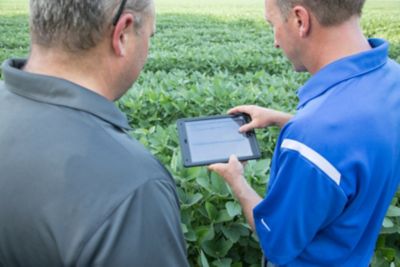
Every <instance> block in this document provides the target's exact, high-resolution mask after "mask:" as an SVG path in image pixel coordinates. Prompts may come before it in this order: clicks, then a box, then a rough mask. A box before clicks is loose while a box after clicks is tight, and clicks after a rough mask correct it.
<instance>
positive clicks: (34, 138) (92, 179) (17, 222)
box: [0, 60, 188, 267]
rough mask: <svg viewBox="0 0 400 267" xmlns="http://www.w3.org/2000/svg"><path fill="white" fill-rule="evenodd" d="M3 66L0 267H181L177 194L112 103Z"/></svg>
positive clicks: (13, 65) (14, 64)
mask: <svg viewBox="0 0 400 267" xmlns="http://www.w3.org/2000/svg"><path fill="white" fill-rule="evenodd" d="M24 64H25V61H23V60H9V61H6V62H5V63H4V64H3V74H4V82H1V81H0V266H7V267H8V266H110V267H117V266H121V267H126V266H138V267H149V266H157V267H159V266H171V267H178V266H188V262H187V259H186V246H185V241H184V238H183V235H182V231H181V226H180V214H179V202H178V197H177V194H176V189H175V184H174V181H173V179H172V177H171V176H170V174H169V173H168V172H167V171H166V170H165V169H164V167H163V166H162V165H161V164H160V163H159V162H158V161H157V160H156V159H155V158H154V157H153V156H152V155H151V154H150V153H149V152H148V151H146V149H145V148H143V146H142V145H141V144H139V143H138V142H137V141H135V140H132V139H131V138H130V137H129V136H128V135H127V134H126V130H128V129H129V126H128V123H127V120H126V118H125V116H124V115H123V114H122V113H121V112H120V111H119V110H118V109H117V108H116V107H115V105H114V103H112V102H110V101H108V100H106V99H105V98H103V97H102V96H100V95H98V94H96V93H94V92H92V91H90V90H87V89H85V88H82V87H80V86H78V85H76V84H74V83H71V82H68V81H66V80H62V79H58V78H54V77H48V76H43V75H35V74H31V73H27V72H24V71H21V70H20V68H21V67H22V66H23V65H24Z"/></svg>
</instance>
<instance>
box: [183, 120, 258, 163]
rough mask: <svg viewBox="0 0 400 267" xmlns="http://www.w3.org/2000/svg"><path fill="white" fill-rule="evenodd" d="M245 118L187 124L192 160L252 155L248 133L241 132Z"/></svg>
mask: <svg viewBox="0 0 400 267" xmlns="http://www.w3.org/2000/svg"><path fill="white" fill-rule="evenodd" d="M244 123H245V121H244V120H243V118H240V117H237V118H234V119H231V118H225V119H220V120H216V121H212V120H211V121H207V120H206V121H193V122H190V123H187V124H186V132H187V135H188V136H190V139H189V140H188V144H189V150H190V156H191V159H192V161H194V162H198V161H207V160H215V159H222V158H226V155H228V154H229V155H232V154H235V155H236V156H238V157H239V156H251V155H252V151H251V146H250V142H249V139H248V138H247V137H246V134H242V133H240V132H239V127H240V126H241V125H243V124H244Z"/></svg>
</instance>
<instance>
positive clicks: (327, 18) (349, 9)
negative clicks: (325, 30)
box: [276, 0, 365, 26]
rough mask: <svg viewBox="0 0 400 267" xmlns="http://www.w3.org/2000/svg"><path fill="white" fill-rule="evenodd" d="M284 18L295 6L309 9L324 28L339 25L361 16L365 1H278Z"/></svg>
mask: <svg viewBox="0 0 400 267" xmlns="http://www.w3.org/2000/svg"><path fill="white" fill-rule="evenodd" d="M276 1H277V4H278V7H279V8H280V10H281V12H282V14H283V16H284V17H287V15H288V14H289V12H290V10H291V9H292V8H293V7H294V6H295V5H302V6H304V7H306V8H307V9H309V10H310V11H311V12H312V13H313V14H314V16H315V17H316V19H317V20H318V22H319V23H320V24H321V25H323V26H335V25H339V24H341V23H343V22H345V21H347V20H348V19H350V18H351V17H353V16H361V12H362V8H363V6H364V3H365V0H276Z"/></svg>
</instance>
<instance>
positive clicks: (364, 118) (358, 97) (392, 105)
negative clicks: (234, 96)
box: [210, 0, 400, 266]
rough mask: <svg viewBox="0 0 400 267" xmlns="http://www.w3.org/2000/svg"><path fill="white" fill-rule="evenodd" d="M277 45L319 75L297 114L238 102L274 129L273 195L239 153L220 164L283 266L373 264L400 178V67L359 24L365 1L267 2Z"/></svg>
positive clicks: (255, 120)
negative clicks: (246, 171)
mask: <svg viewBox="0 0 400 267" xmlns="http://www.w3.org/2000/svg"><path fill="white" fill-rule="evenodd" d="M265 4H266V19H267V21H268V22H269V23H270V24H271V25H272V27H273V29H274V35H275V47H277V48H282V49H283V51H284V53H285V54H286V55H287V57H288V58H289V59H290V61H291V62H292V63H293V66H294V68H295V70H297V71H308V72H310V73H311V74H312V75H313V76H312V77H311V79H310V80H309V81H308V82H307V83H306V84H305V85H304V86H303V87H302V88H300V89H299V91H298V97H299V105H298V109H297V112H296V114H295V115H294V116H292V115H290V114H286V113H282V112H279V111H275V110H270V109H266V108H261V107H257V106H239V107H236V108H233V109H232V110H230V111H229V112H230V113H236V112H245V113H248V114H250V115H251V117H252V122H250V123H249V124H247V125H245V126H243V127H242V128H241V131H248V130H250V129H253V128H261V127H266V126H270V125H278V126H280V127H281V128H282V130H281V133H280V136H279V139H278V142H277V146H276V149H275V152H274V156H273V160H272V165H271V177H270V182H269V187H268V193H267V195H266V196H265V198H264V199H262V198H261V197H259V196H258V195H257V193H256V192H255V191H254V190H253V189H252V188H251V187H250V186H249V185H248V183H247V182H246V180H245V178H244V176H243V167H242V165H241V164H240V163H239V162H238V160H237V158H236V157H235V156H231V158H230V161H229V163H228V164H214V165H211V166H210V169H211V170H213V171H216V172H217V173H219V174H220V175H221V176H223V177H224V179H225V180H226V181H227V183H228V184H229V185H230V186H231V188H232V190H233V192H234V194H235V196H236V197H237V198H238V200H239V201H240V203H241V205H242V207H243V210H244V213H245V215H246V218H247V219H248V221H249V224H250V225H251V226H252V227H253V229H254V230H255V231H256V232H257V235H258V237H259V239H260V243H261V247H262V249H263V252H264V255H265V256H266V258H267V259H268V261H269V262H270V263H272V264H275V265H279V266H368V264H369V262H370V260H371V257H372V255H373V251H374V245H375V242H376V239H377V237H378V235H379V231H380V229H381V225H382V220H383V218H384V216H385V213H386V210H387V208H388V206H389V205H390V202H391V200H392V198H393V195H394V194H395V192H396V190H397V189H398V185H399V180H400V66H399V64H397V63H396V62H394V61H393V60H391V59H389V58H388V43H387V42H386V41H384V40H381V39H369V40H367V39H366V38H365V37H364V36H363V34H362V30H361V28H360V26H359V18H360V14H361V10H362V7H363V4H364V1H362V0H358V1H354V0H343V1H340V2H339V1H330V0H329V1H312V0H303V1H296V0H266V1H265Z"/></svg>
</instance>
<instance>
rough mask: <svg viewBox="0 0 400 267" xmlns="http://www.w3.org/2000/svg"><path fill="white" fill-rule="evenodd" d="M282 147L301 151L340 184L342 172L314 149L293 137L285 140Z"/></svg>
mask: <svg viewBox="0 0 400 267" xmlns="http://www.w3.org/2000/svg"><path fill="white" fill-rule="evenodd" d="M281 148H286V149H290V150H294V151H297V152H299V153H300V154H301V155H302V156H303V157H305V158H306V159H307V160H309V161H310V162H312V163H313V164H314V165H315V166H317V167H318V168H319V169H320V170H321V171H323V172H324V173H325V174H326V175H327V176H329V178H331V179H332V180H333V181H334V182H335V183H336V184H337V185H340V177H341V175H340V172H339V171H338V170H337V169H336V168H335V167H334V166H333V165H332V164H331V163H330V162H329V161H327V160H326V159H325V158H324V157H322V156H321V155H320V154H318V153H317V152H316V151H314V150H313V149H311V148H309V147H308V146H306V145H305V144H302V143H300V142H298V141H295V140H292V139H285V140H283V142H282V145H281Z"/></svg>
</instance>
